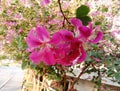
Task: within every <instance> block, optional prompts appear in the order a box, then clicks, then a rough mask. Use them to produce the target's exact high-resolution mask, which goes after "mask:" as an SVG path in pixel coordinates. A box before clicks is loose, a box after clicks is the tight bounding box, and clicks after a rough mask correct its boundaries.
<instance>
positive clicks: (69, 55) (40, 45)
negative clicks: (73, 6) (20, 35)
mask: <svg viewBox="0 0 120 91" xmlns="http://www.w3.org/2000/svg"><path fill="white" fill-rule="evenodd" d="M70 21H71V24H72V25H73V26H74V27H75V28H74V29H75V30H74V33H73V32H71V31H69V30H66V29H65V30H60V31H58V32H56V33H54V34H53V35H52V36H50V34H49V32H48V31H47V29H46V28H45V27H44V26H41V25H39V26H37V27H36V28H33V29H31V30H30V32H29V33H28V36H27V38H26V42H27V45H28V49H27V51H29V52H31V54H30V59H31V60H32V62H33V63H35V64H39V63H41V62H43V63H45V64H47V65H55V64H60V65H63V66H71V65H74V64H76V63H81V62H83V61H84V60H85V59H86V57H87V53H86V51H85V49H84V47H83V44H84V43H86V42H89V43H98V42H99V40H101V39H102V38H103V33H102V31H100V29H99V28H98V32H97V36H96V37H95V38H94V39H93V38H92V36H93V35H94V33H95V32H96V31H95V30H97V29H95V30H94V29H92V24H91V23H90V24H89V26H88V27H87V26H84V25H82V22H81V21H80V20H79V19H77V18H72V19H71V20H70ZM91 38H92V39H91Z"/></svg>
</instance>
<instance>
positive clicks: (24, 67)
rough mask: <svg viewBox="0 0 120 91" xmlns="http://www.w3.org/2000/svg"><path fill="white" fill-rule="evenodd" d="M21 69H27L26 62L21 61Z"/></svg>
mask: <svg viewBox="0 0 120 91" xmlns="http://www.w3.org/2000/svg"><path fill="white" fill-rule="evenodd" d="M21 68H22V69H23V70H24V69H26V68H28V62H27V61H23V62H22V65H21Z"/></svg>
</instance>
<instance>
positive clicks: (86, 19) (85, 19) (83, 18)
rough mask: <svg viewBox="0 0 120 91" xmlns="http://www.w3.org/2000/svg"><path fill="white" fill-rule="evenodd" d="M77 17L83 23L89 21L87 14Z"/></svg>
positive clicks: (86, 23)
mask: <svg viewBox="0 0 120 91" xmlns="http://www.w3.org/2000/svg"><path fill="white" fill-rule="evenodd" d="M77 18H79V19H80V20H81V21H82V23H83V25H88V23H89V22H90V21H91V18H90V17H89V16H83V17H77Z"/></svg>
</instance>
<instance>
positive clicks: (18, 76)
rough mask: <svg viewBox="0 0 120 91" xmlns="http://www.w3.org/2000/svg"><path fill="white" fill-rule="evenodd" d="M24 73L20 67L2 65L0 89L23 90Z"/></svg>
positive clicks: (2, 90) (4, 90)
mask: <svg viewBox="0 0 120 91" xmlns="http://www.w3.org/2000/svg"><path fill="white" fill-rule="evenodd" d="M23 77H24V73H23V71H22V70H21V68H20V67H16V66H8V67H7V66H1V67H0V91H21V88H22V81H23Z"/></svg>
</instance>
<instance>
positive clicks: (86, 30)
mask: <svg viewBox="0 0 120 91" xmlns="http://www.w3.org/2000/svg"><path fill="white" fill-rule="evenodd" d="M79 31H80V35H81V37H83V38H85V39H87V38H88V37H90V35H91V34H92V29H91V28H89V27H86V26H80V27H79Z"/></svg>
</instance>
